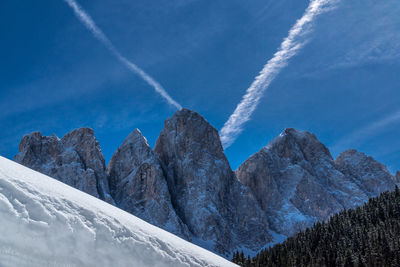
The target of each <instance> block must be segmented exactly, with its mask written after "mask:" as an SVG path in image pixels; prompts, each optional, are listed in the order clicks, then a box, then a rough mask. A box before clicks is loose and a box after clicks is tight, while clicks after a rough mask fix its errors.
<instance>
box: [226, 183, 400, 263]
mask: <svg viewBox="0 0 400 267" xmlns="http://www.w3.org/2000/svg"><path fill="white" fill-rule="evenodd" d="M233 262H235V263H237V264H238V265H241V266H245V267H247V266H256V267H263V266H328V267H330V266H341V267H342V266H343V267H353V266H354V267H365V266H400V190H399V188H398V187H396V189H395V190H394V192H384V193H382V194H381V195H380V196H379V197H376V198H372V199H370V200H369V201H368V203H366V204H365V205H364V206H362V207H358V208H356V209H354V210H347V211H342V212H340V213H338V214H336V215H334V216H332V217H331V218H330V220H329V221H328V222H318V223H316V224H315V225H314V226H313V227H312V228H310V229H306V230H305V231H304V232H300V233H299V234H297V235H296V236H293V237H290V238H288V239H287V240H286V241H285V242H283V243H282V244H277V245H275V246H273V247H272V248H269V249H265V250H263V251H261V252H260V253H259V254H257V255H256V256H255V257H254V258H252V259H251V258H250V257H247V259H246V257H245V256H244V253H243V252H241V253H240V254H239V252H235V253H234V254H233Z"/></svg>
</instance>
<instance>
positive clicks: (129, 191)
mask: <svg viewBox="0 0 400 267" xmlns="http://www.w3.org/2000/svg"><path fill="white" fill-rule="evenodd" d="M107 173H108V177H109V183H110V189H111V194H112V196H113V198H114V200H115V202H116V205H117V206H118V207H120V208H121V209H123V210H125V211H127V212H130V213H132V214H134V215H135V216H137V217H139V218H141V219H143V220H145V221H147V222H150V223H152V224H154V225H156V226H158V227H161V228H163V229H165V230H167V231H169V232H172V233H174V234H176V235H178V236H181V237H183V238H185V239H188V240H190V236H189V232H188V230H187V227H186V226H185V225H184V224H183V223H182V221H181V220H180V218H178V216H177V215H176V213H175V210H174V208H173V206H172V203H171V195H170V193H169V190H168V186H167V181H166V178H165V176H164V173H163V170H162V168H161V165H160V161H159V159H158V157H157V156H156V155H155V154H154V152H153V151H152V149H151V148H150V146H149V144H148V142H147V140H146V138H145V137H144V136H143V135H142V133H141V132H140V131H139V130H138V129H136V130H134V131H133V132H132V133H130V134H129V135H128V137H127V138H126V139H125V141H124V142H123V143H122V145H121V146H120V147H119V148H118V149H117V151H116V152H115V153H114V155H113V156H112V158H111V160H110V163H109V164H108V170H107Z"/></svg>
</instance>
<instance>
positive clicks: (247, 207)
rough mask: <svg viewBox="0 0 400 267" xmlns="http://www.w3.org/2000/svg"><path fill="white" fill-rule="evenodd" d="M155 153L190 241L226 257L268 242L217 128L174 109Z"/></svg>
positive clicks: (259, 214) (262, 219)
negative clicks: (231, 166) (190, 236)
mask: <svg viewBox="0 0 400 267" xmlns="http://www.w3.org/2000/svg"><path fill="white" fill-rule="evenodd" d="M154 151H155V153H156V154H157V155H158V156H159V158H160V159H161V161H162V162H163V165H164V168H165V170H166V173H167V181H168V187H169V189H170V192H171V197H172V203H173V206H174V207H175V209H176V212H177V214H178V216H179V217H180V218H181V219H182V221H183V222H184V223H185V224H186V225H187V226H188V228H189V231H190V232H191V233H192V234H193V236H194V238H193V242H194V243H196V244H198V245H200V246H203V247H205V248H208V249H211V250H213V251H216V252H218V253H220V254H225V255H227V254H229V253H230V252H232V251H233V250H234V249H235V248H239V247H242V248H248V249H250V250H258V249H260V248H261V247H263V246H264V245H265V244H266V243H268V242H269V241H271V236H270V235H269V233H268V223H267V221H266V218H265V216H264V215H263V212H262V211H261V209H260V208H259V206H258V204H257V202H256V201H255V199H254V197H253V196H252V194H251V192H250V190H249V189H248V188H246V187H245V186H243V185H242V184H240V183H239V181H238V180H237V178H236V177H235V175H234V173H233V172H232V170H231V168H230V165H229V163H228V160H227V159H226V157H225V155H224V152H223V148H222V145H221V142H220V139H219V135H218V131H217V130H216V129H215V128H214V127H212V126H211V125H210V124H209V123H208V122H207V121H206V120H205V119H204V118H203V117H201V116H200V115H199V114H197V113H196V112H193V111H190V110H187V109H182V110H180V111H178V112H176V113H175V114H174V116H173V117H172V118H170V119H167V120H166V121H165V124H164V129H163V130H162V132H161V134H160V136H159V138H158V140H157V142H156V146H155V148H154Z"/></svg>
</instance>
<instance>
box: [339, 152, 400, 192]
mask: <svg viewBox="0 0 400 267" xmlns="http://www.w3.org/2000/svg"><path fill="white" fill-rule="evenodd" d="M335 164H336V166H337V168H338V169H339V170H340V171H341V172H342V173H343V174H344V175H345V176H347V177H349V178H350V179H351V180H352V181H354V182H355V183H356V184H357V185H358V186H359V187H360V188H361V189H362V190H363V191H364V192H365V193H366V194H367V195H368V197H375V196H377V195H379V193H381V192H383V191H386V190H392V189H393V188H394V185H395V184H394V181H393V176H392V174H391V173H390V172H389V170H388V169H387V168H386V166H384V165H383V164H381V163H379V162H377V161H376V160H375V159H374V158H372V157H370V156H367V155H365V154H364V153H362V152H358V151H357V150H355V149H349V150H346V151H344V152H343V153H341V154H340V155H339V156H338V157H337V158H336V160H335Z"/></svg>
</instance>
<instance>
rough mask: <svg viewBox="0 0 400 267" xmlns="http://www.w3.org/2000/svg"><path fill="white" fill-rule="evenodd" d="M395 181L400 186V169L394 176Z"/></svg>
mask: <svg viewBox="0 0 400 267" xmlns="http://www.w3.org/2000/svg"><path fill="white" fill-rule="evenodd" d="M394 181H395V183H396V184H397V186H400V171H397V172H396V176H395V177H394Z"/></svg>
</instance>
